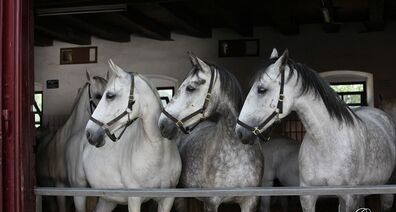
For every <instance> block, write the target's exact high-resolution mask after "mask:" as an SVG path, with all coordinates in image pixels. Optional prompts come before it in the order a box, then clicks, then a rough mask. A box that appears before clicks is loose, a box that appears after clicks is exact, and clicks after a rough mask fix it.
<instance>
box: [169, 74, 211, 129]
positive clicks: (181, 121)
mask: <svg viewBox="0 0 396 212" xmlns="http://www.w3.org/2000/svg"><path fill="white" fill-rule="evenodd" d="M214 72H215V70H214V69H213V67H212V66H211V67H210V82H209V88H208V93H207V94H206V97H205V101H204V104H203V106H202V108H200V109H198V110H196V111H195V112H193V113H191V114H190V115H188V116H186V117H184V118H182V119H177V118H175V117H174V116H172V115H171V114H170V113H168V112H167V111H166V110H165V108H164V109H162V113H164V115H165V116H167V117H168V118H169V119H171V120H172V121H173V122H175V124H176V126H177V127H178V128H179V129H180V130H181V131H182V132H183V133H184V134H189V133H190V131H191V130H193V129H194V128H195V127H196V126H198V124H199V123H200V122H201V121H202V120H203V119H202V118H201V119H200V120H199V122H198V123H197V124H196V125H194V126H193V127H191V128H189V127H187V128H185V127H184V123H185V122H186V121H188V120H190V119H192V118H193V117H195V116H196V115H198V114H202V116H203V115H204V113H205V111H206V109H207V108H208V104H209V101H210V98H211V96H212V89H213V83H214Z"/></svg>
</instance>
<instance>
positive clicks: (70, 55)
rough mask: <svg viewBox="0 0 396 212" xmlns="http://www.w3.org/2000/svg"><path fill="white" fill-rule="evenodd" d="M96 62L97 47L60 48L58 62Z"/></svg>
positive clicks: (62, 63) (64, 63)
mask: <svg viewBox="0 0 396 212" xmlns="http://www.w3.org/2000/svg"><path fill="white" fill-rule="evenodd" d="M97 62H98V47H96V46H90V47H75V48H61V49H60V64H61V65H66V64H84V63H97Z"/></svg>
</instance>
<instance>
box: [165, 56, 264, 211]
mask: <svg viewBox="0 0 396 212" xmlns="http://www.w3.org/2000/svg"><path fill="white" fill-rule="evenodd" d="M191 62H192V63H193V64H194V68H193V70H192V71H190V73H189V74H188V76H187V78H186V79H185V80H184V81H183V83H182V85H181V86H180V87H179V89H178V91H177V93H176V95H175V96H174V97H173V98H172V100H171V101H170V102H169V104H168V105H167V107H166V110H164V111H163V113H162V114H161V117H160V119H159V121H158V125H159V126H160V129H161V133H162V135H164V136H165V137H168V138H173V137H175V135H176V133H177V131H178V127H177V126H179V128H180V129H181V130H182V131H188V129H189V128H190V129H191V128H194V127H195V126H197V127H196V128H195V129H194V130H192V132H191V133H190V134H189V135H187V136H185V137H183V139H182V141H181V142H180V144H179V150H180V155H181V156H182V161H183V171H182V175H181V177H180V182H179V184H180V186H182V187H187V188H196V187H198V188H224V187H252V186H259V185H260V181H261V177H262V168H263V164H262V154H261V152H260V150H259V148H255V147H254V146H246V145H243V144H242V143H241V142H240V140H239V139H238V138H237V137H236V134H235V133H234V127H235V122H236V118H237V115H238V111H239V109H240V106H241V105H242V100H243V97H242V92H241V89H240V86H239V83H238V81H237V80H236V78H235V77H234V76H233V75H232V74H231V73H230V72H228V71H227V70H225V69H224V68H222V67H219V66H215V65H210V64H208V63H206V62H204V61H202V60H201V59H199V58H198V57H195V56H193V55H191ZM165 114H167V115H166V116H165ZM201 119H212V120H213V121H214V122H210V121H205V122H203V123H201V124H199V123H200V122H201ZM178 120H180V121H178ZM198 199H199V200H201V201H203V202H204V207H205V211H217V209H218V207H219V205H220V204H221V203H223V202H235V203H237V204H239V205H240V208H241V211H242V212H252V211H255V209H256V206H257V202H258V197H255V196H247V197H220V196H218V197H208V198H198Z"/></svg>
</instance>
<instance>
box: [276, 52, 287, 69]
mask: <svg viewBox="0 0 396 212" xmlns="http://www.w3.org/2000/svg"><path fill="white" fill-rule="evenodd" d="M288 60H289V50H287V49H286V50H285V51H284V52H283V54H282V56H280V57H279V59H278V60H277V61H276V62H275V66H276V67H282V66H285V65H286V64H287V61H288Z"/></svg>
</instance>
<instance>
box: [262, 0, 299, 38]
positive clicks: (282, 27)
mask: <svg viewBox="0 0 396 212" xmlns="http://www.w3.org/2000/svg"><path fill="white" fill-rule="evenodd" d="M269 3H270V4H271V5H270V7H269V10H268V12H269V14H270V16H271V17H272V19H273V22H274V24H275V25H276V27H277V28H278V29H279V31H280V32H281V33H282V34H284V35H296V34H298V33H299V31H300V30H299V26H298V24H297V21H296V19H295V18H294V17H293V16H292V10H291V8H293V6H292V2H291V1H288V0H271V1H270V2H269Z"/></svg>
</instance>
